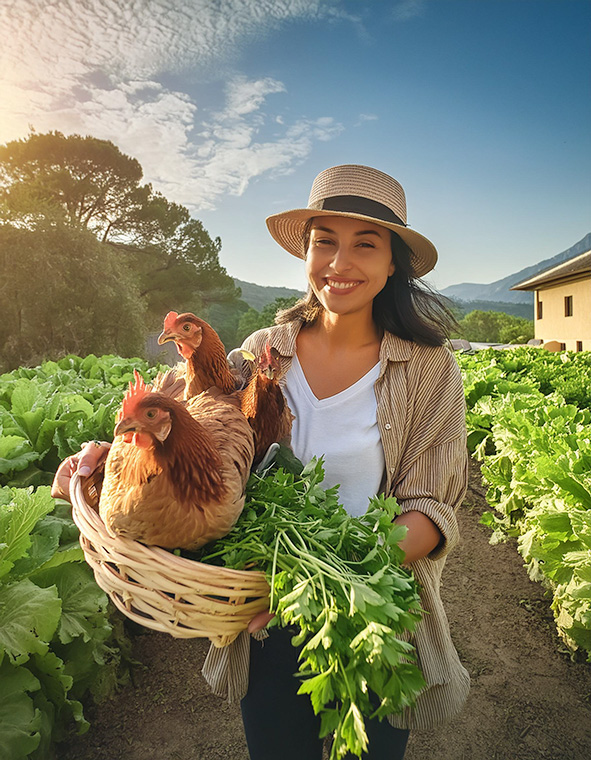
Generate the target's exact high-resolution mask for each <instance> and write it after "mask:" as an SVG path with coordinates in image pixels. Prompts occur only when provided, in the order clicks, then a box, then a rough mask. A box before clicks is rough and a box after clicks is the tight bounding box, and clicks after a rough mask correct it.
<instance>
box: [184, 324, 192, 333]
mask: <svg viewBox="0 0 591 760" xmlns="http://www.w3.org/2000/svg"><path fill="white" fill-rule="evenodd" d="M190 329H191V325H190V323H189V322H185V324H184V325H183V330H184V331H185V332H189V330H190Z"/></svg>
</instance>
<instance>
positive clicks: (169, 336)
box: [158, 330, 181, 346]
mask: <svg viewBox="0 0 591 760" xmlns="http://www.w3.org/2000/svg"><path fill="white" fill-rule="evenodd" d="M180 337H181V336H180V335H179V334H178V333H175V332H173V331H172V330H162V332H161V333H160V335H159V336H158V345H159V346H162V345H164V344H165V343H166V342H167V341H169V340H180Z"/></svg>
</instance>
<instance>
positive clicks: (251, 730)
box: [55, 165, 469, 760]
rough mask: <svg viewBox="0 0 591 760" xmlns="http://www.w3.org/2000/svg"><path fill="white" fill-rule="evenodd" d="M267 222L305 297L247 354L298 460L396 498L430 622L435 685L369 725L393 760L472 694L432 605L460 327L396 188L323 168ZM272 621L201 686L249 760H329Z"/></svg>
mask: <svg viewBox="0 0 591 760" xmlns="http://www.w3.org/2000/svg"><path fill="white" fill-rule="evenodd" d="M267 225H268V227H269V231H270V232H271V235H272V236H273V237H274V238H275V240H276V241H277V242H278V243H279V244H280V245H281V246H282V247H283V248H284V249H286V250H287V251H288V252H289V253H291V254H292V255H294V256H298V257H299V258H302V259H305V262H306V263H305V266H306V274H307V277H308V282H309V292H308V295H307V297H306V298H305V299H304V300H303V301H302V302H300V303H299V304H296V306H295V307H293V308H292V309H289V310H287V311H285V312H283V313H281V314H280V315H279V316H278V320H277V322H278V324H276V325H275V326H274V327H271V328H268V329H265V330H261V331H259V332H257V333H255V334H254V335H252V336H250V338H248V339H247V340H246V341H245V344H244V348H247V349H248V350H250V351H252V352H253V353H254V354H255V355H259V354H260V353H261V351H262V349H263V347H264V346H265V344H266V343H267V342H270V343H271V345H272V346H274V347H275V348H276V349H277V350H278V351H279V354H280V357H281V359H280V361H281V364H282V369H283V375H282V383H283V386H284V391H285V394H286V397H287V399H288V402H289V405H290V407H291V410H292V412H293V413H294V415H295V421H294V426H293V432H292V446H293V449H294V452H295V454H296V456H298V458H299V459H301V460H302V461H308V460H309V459H310V458H311V457H312V456H314V455H318V456H319V455H322V456H323V457H324V460H325V471H326V479H325V485H326V487H328V486H332V485H334V484H336V483H338V484H340V486H341V488H340V495H341V500H342V502H343V504H344V506H345V508H346V509H347V510H348V511H349V512H350V513H351V514H354V515H359V514H362V513H363V512H364V511H365V509H366V508H367V504H368V499H369V497H370V496H372V495H374V494H376V493H378V492H385V493H386V494H392V495H394V496H395V497H396V498H397V499H398V502H399V504H400V505H401V509H402V513H401V515H400V516H399V517H397V518H396V522H398V523H401V524H403V525H406V526H407V528H408V531H407V534H406V537H405V538H404V540H403V541H402V542H401V544H400V545H401V547H402V548H403V549H404V551H405V553H406V558H405V562H406V563H407V564H408V565H410V566H411V567H412V570H413V572H414V574H415V577H416V578H417V580H418V582H419V584H420V588H421V600H422V606H423V608H424V610H425V611H426V613H427V614H425V615H424V617H423V620H422V621H421V623H420V624H419V626H418V628H417V630H416V632H415V634H414V637H413V642H414V644H415V646H416V648H417V654H418V658H419V665H420V667H421V669H422V671H423V675H424V677H425V680H426V683H427V688H426V689H425V691H424V692H423V693H422V694H421V695H420V696H419V698H418V701H417V704H416V706H415V708H414V709H413V710H406V711H405V712H404V713H403V714H401V715H396V716H390V720H389V722H388V721H382V722H379V721H369V722H368V725H367V730H368V735H369V754H368V755H367V757H368V758H370V759H371V760H386V759H387V760H396V759H397V758H402V757H403V756H404V752H405V747H406V743H407V740H408V732H409V730H410V729H414V728H418V729H420V728H432V727H434V726H436V725H439V724H441V723H443V722H445V721H447V720H449V719H450V718H451V717H453V715H455V714H456V713H457V712H458V711H459V710H460V709H461V707H462V705H463V703H464V701H465V699H466V697H467V693H468V689H469V677H468V674H467V672H466V670H465V669H464V668H463V667H462V665H461V663H460V661H459V659H458V656H457V653H456V651H455V648H454V646H453V644H452V641H451V638H450V633H449V626H448V623H447V618H446V616H445V612H444V610H443V606H442V603H441V599H440V596H439V582H440V578H441V571H442V568H443V565H444V563H445V557H446V555H447V553H448V551H449V550H450V549H451V548H452V547H453V546H454V545H455V544H456V543H457V541H458V539H459V534H458V526H457V521H456V517H455V510H456V509H457V507H458V506H459V504H460V503H461V501H462V498H463V496H464V493H465V489H466V482H467V455H466V433H465V422H464V396H463V390H462V383H461V378H460V373H459V369H458V366H457V364H456V362H455V359H454V357H453V355H452V354H451V352H450V351H449V350H448V349H447V348H446V347H445V346H444V343H445V338H446V330H447V328H448V326H449V325H450V324H451V320H452V318H451V317H450V315H449V314H448V312H447V311H446V309H445V307H444V306H442V305H441V303H440V302H439V301H438V300H437V298H436V297H435V296H434V295H432V294H431V293H430V292H428V291H427V290H425V289H424V288H421V287H420V286H419V285H418V283H417V278H418V277H421V276H422V275H424V274H426V273H427V272H429V271H430V270H431V269H432V268H433V266H434V265H435V263H436V261H437V252H436V250H435V248H434V246H433V245H432V244H431V243H430V242H429V241H428V240H427V239H426V238H424V237H423V236H422V235H420V234H419V233H417V232H415V231H414V230H411V229H409V228H408V227H407V226H406V201H405V196H404V191H403V189H402V187H401V186H400V184H399V183H398V182H397V181H396V180H394V179H393V178H392V177H390V176H388V175H386V174H383V173H382V172H380V171H377V170H375V169H371V168H369V167H365V166H354V165H344V166H337V167H333V168H331V169H327V170H326V171H324V172H322V173H321V174H319V175H318V177H317V178H316V180H315V181H314V184H313V186H312V191H311V194H310V199H309V203H308V207H307V208H306V209H297V210H293V211H288V212H285V213H282V214H276V215H273V216H271V217H269V218H268V219H267ZM99 457H100V458H102V457H103V449H99V448H96V447H94V446H93V445H92V444H88V445H87V447H86V448H85V449H84V450H83V452H82V453H81V455H79V456H78V457H74V458H72V461H70V463H69V464H68V463H67V462H66V463H64V465H62V468H60V470H61V474H60V473H59V472H58V476H59V477H58V476H56V486H55V493H56V495H58V494H59V493H62V494H63V492H64V490H66V489H67V478H68V476H69V474H70V473H71V471H72V470H75V469H76V467H77V466H78V467H79V472H81V474H83V475H84V474H88V471H89V470H92V469H94V466H95V461H96V460H97V459H98V458H99ZM84 468H86V469H84ZM60 478H61V481H60ZM58 481H59V484H58ZM270 617H271V615H269V614H267V613H263V614H262V615H259V616H257V618H255V619H254V620H253V621H252V622H251V625H250V627H249V632H244V633H243V634H241V635H240V636H239V637H238V639H237V640H236V641H235V642H234V643H233V644H232V645H230V646H229V647H225V648H223V649H218V648H215V647H212V648H211V650H210V653H209V655H208V657H207V660H206V662H205V665H204V669H203V673H204V676H205V677H206V679H207V680H208V682H209V683H210V685H211V686H212V689H213V690H214V692H215V693H216V694H218V695H220V696H224V697H227V698H229V699H230V700H234V699H238V698H240V699H241V700H242V701H241V708H242V714H243V720H244V727H245V733H246V738H247V742H248V747H249V752H250V755H251V760H271V758H272V759H273V760H275V759H276V758H281V760H292V759H293V760H320V758H321V757H322V742H321V740H319V738H318V735H319V730H320V725H319V721H318V719H317V718H316V716H314V714H313V711H312V708H311V705H310V702H309V699H308V698H307V697H306V696H298V695H297V694H296V692H297V687H298V683H297V681H296V680H295V679H294V677H293V674H294V673H295V672H296V670H297V652H296V650H295V649H294V648H293V647H292V646H291V642H290V638H291V635H290V633H289V631H284V630H278V629H276V628H271V629H270V631H269V632H267V631H266V630H264V628H265V626H266V624H267V623H268V622H269V620H270ZM251 633H252V634H253V635H252V636H251V635H250V634H251Z"/></svg>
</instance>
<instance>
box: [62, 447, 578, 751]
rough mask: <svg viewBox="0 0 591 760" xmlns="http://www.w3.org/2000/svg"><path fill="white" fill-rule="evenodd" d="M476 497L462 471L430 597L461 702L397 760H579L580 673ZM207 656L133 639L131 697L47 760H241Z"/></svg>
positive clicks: (178, 644) (190, 648) (98, 712)
mask: <svg viewBox="0 0 591 760" xmlns="http://www.w3.org/2000/svg"><path fill="white" fill-rule="evenodd" d="M484 492H485V489H484V488H483V487H482V485H481V482H480V474H479V468H478V465H477V464H476V463H475V462H473V463H472V472H471V479H470V489H469V491H468V495H467V497H466V500H465V502H464V504H463V506H462V508H461V511H460V515H459V517H460V523H461V531H462V541H461V544H460V546H459V547H458V548H457V549H456V551H455V552H454V553H452V555H451V556H450V557H449V559H448V562H447V565H446V568H445V572H444V581H443V588H442V592H443V597H444V602H445V605H446V609H447V612H448V616H449V618H450V624H451V627H452V632H453V635H454V641H455V643H456V646H457V647H458V650H459V652H460V655H461V657H462V660H463V662H464V664H465V665H466V667H467V668H468V670H469V672H470V675H471V678H472V690H471V693H470V697H469V699H468V703H467V707H466V709H465V710H464V712H463V713H462V714H461V715H460V716H459V717H458V718H457V719H456V720H455V721H454V722H453V723H452V724H450V725H449V726H447V727H444V728H442V729H440V730H438V731H432V732H420V733H419V732H417V733H416V734H414V735H412V736H411V740H410V742H409V748H408V751H407V755H406V760H425V759H426V758H429V760H587V758H588V757H589V748H590V747H591V666H590V665H589V664H587V663H585V662H573V661H571V659H570V657H569V655H568V653H567V652H566V651H565V649H564V647H563V646H562V644H561V641H560V639H559V637H558V635H557V633H556V628H555V625H554V620H553V617H552V613H551V612H550V610H549V603H548V599H547V597H546V596H545V595H544V591H543V589H542V587H541V586H540V584H537V583H532V582H531V581H530V580H529V578H528V576H527V573H526V571H525V569H524V568H523V561H522V559H521V558H520V556H519V555H518V553H517V552H516V550H515V545H514V542H509V543H507V544H501V545H497V546H491V545H490V544H489V537H490V529H489V528H486V527H484V526H482V525H479V524H478V518H479V516H480V514H481V513H482V511H483V510H485V509H486V508H487V506H488V505H487V504H486V502H485V500H484ZM207 646H208V643H207V642H206V641H203V640H201V639H197V640H190V641H179V640H174V639H172V638H171V637H169V636H167V635H166V634H157V633H145V634H141V633H139V634H136V635H135V640H134V656H135V657H137V658H138V660H140V661H141V662H142V663H143V666H144V667H143V668H140V667H138V668H137V669H136V671H135V677H134V681H135V686H129V687H126V688H125V689H124V690H123V691H121V692H120V693H119V694H118V695H116V696H115V697H114V698H113V699H111V700H109V701H108V702H106V703H104V704H102V705H100V706H99V707H97V708H94V709H92V710H90V711H87V717H88V719H89V720H90V723H91V729H90V731H89V733H88V734H86V735H85V736H82V737H79V738H76V739H75V740H73V741H71V742H70V743H69V744H68V745H62V747H61V749H60V751H59V760H144V758H146V757H158V758H159V760H248V753H247V750H246V745H245V742H244V738H243V734H242V724H241V720H240V714H239V708H238V706H237V705H228V704H226V703H225V702H224V701H223V700H221V699H219V698H217V697H214V696H212V695H211V693H210V691H209V687H208V686H207V684H206V683H205V681H204V680H203V678H202V676H201V673H200V668H201V663H202V662H203V659H204V657H205V654H206V651H207ZM278 758H280V754H278Z"/></svg>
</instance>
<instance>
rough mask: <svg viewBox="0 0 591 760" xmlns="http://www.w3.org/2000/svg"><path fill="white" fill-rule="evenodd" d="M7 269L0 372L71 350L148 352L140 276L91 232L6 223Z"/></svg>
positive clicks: (0, 289)
mask: <svg viewBox="0 0 591 760" xmlns="http://www.w3.org/2000/svg"><path fill="white" fill-rule="evenodd" d="M0 271H2V278H1V279H0V303H1V304H2V319H1V320H0V371H3V372H5V371H8V370H10V369H13V368H15V367H17V366H19V365H35V364H38V363H39V362H40V361H41V360H43V359H44V358H47V357H49V356H51V357H52V358H57V357H59V356H63V355H65V354H67V353H76V354H82V355H84V354H88V353H97V354H101V353H113V352H117V353H120V354H122V355H124V356H137V355H141V354H142V353H143V341H144V333H145V327H144V321H145V306H144V305H143V302H142V300H141V299H140V297H139V291H138V288H137V284H136V277H135V275H133V274H132V273H131V272H130V271H129V269H128V267H127V264H126V262H125V261H122V259H121V257H120V256H119V255H117V253H116V252H115V251H114V250H113V248H111V247H110V246H105V245H104V244H102V243H99V242H98V241H97V239H96V238H95V237H94V235H93V234H92V233H90V232H89V231H88V230H85V229H81V228H73V227H71V226H69V225H66V224H64V223H62V222H60V223H56V222H55V221H54V220H43V219H42V220H39V221H38V222H36V223H35V224H34V225H33V226H31V228H27V229H19V228H18V227H16V226H14V225H11V224H6V223H4V224H0Z"/></svg>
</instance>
